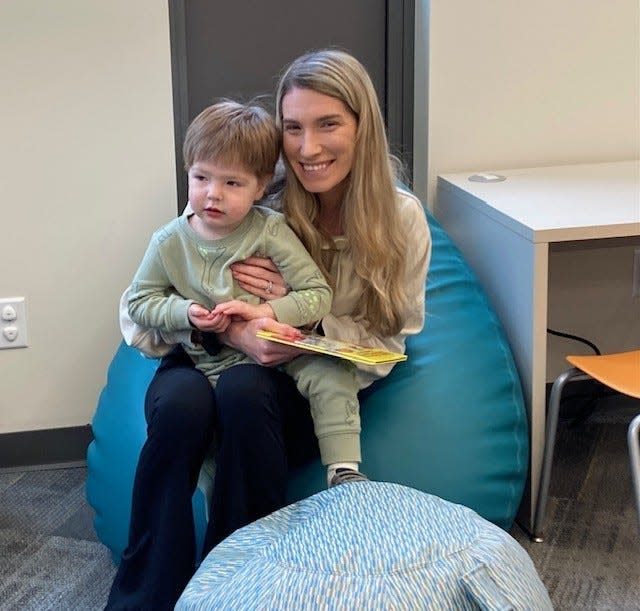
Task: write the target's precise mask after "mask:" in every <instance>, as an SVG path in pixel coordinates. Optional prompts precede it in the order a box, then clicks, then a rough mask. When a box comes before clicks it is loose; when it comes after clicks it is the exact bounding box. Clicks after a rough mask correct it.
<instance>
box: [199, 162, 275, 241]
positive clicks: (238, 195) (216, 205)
mask: <svg viewBox="0 0 640 611" xmlns="http://www.w3.org/2000/svg"><path fill="white" fill-rule="evenodd" d="M268 179H269V177H265V178H263V179H259V178H258V177H257V176H256V175H255V174H253V173H252V172H250V171H248V170H247V169H246V168H244V166H242V165H235V164H230V163H218V162H214V161H197V162H196V163H194V164H193V165H192V166H191V167H190V168H189V203H190V204H191V207H192V208H193V212H194V215H193V216H192V217H191V226H192V227H193V229H194V230H195V231H196V232H197V233H198V234H199V235H201V236H202V237H204V238H208V239H218V238H222V237H224V236H226V235H228V234H229V233H231V232H232V231H233V230H234V229H236V227H238V225H240V223H241V222H242V220H243V219H244V217H245V216H247V214H248V212H249V210H250V209H251V206H252V205H253V203H254V202H255V201H256V200H258V199H260V198H261V197H262V195H263V193H264V189H265V187H266V184H267V182H268Z"/></svg>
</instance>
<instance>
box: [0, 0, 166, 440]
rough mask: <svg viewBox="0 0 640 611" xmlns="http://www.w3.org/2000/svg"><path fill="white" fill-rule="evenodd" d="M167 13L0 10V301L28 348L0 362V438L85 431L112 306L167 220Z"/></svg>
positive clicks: (13, 0) (77, 3)
mask: <svg viewBox="0 0 640 611" xmlns="http://www.w3.org/2000/svg"><path fill="white" fill-rule="evenodd" d="M167 13H168V11H167V6H166V2H158V1H157V0H136V1H135V2H131V1H130V0H109V1H108V2H103V1H99V0H56V2H42V1H41V0H2V2H0V74H1V75H2V93H1V94H0V134H1V135H2V138H1V139H0V193H1V197H2V201H1V203H0V205H1V206H2V217H1V222H0V227H1V228H2V233H1V237H0V297H13V296H24V297H26V306H27V320H28V335H29V347H28V348H23V349H11V350H1V351H0V380H2V391H1V392H0V433H5V432H14V431H26V430H33V429H45V428H56V427H65V426H77V425H82V424H86V423H88V422H90V420H91V417H92V414H93V412H94V410H95V405H96V400H97V397H98V394H99V392H100V389H101V388H102V386H103V384H104V379H105V374H106V369H107V365H108V363H109V361H110V360H111V357H112V356H113V353H114V349H115V347H116V346H117V344H118V342H119V332H118V327H117V316H116V307H117V301H118V297H119V294H120V292H121V290H122V289H123V287H124V286H126V284H127V283H128V280H129V279H130V277H131V275H132V273H133V271H134V270H135V267H136V265H137V263H138V262H139V259H140V257H141V256H142V254H143V251H144V248H145V246H146V242H147V239H148V237H149V235H150V233H151V231H152V229H153V228H154V227H156V226H157V225H159V224H160V223H161V222H163V221H164V220H165V219H168V218H170V216H171V215H174V214H175V194H174V193H175V186H174V185H175V170H174V161H173V115H172V102H171V99H172V97H171V73H170V51H169V28H168V14H167Z"/></svg>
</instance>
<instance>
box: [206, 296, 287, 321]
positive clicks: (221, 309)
mask: <svg viewBox="0 0 640 611" xmlns="http://www.w3.org/2000/svg"><path fill="white" fill-rule="evenodd" d="M212 314H224V315H226V316H236V317H237V318H240V319H242V320H254V319H255V318H273V319H275V314H274V313H273V310H272V309H271V306H270V305H269V304H267V303H262V304H260V305H257V306H256V305H251V304H249V303H245V302H244V301H239V300H237V299H232V300H231V301H225V302H224V303H219V304H218V305H217V306H216V307H215V308H214V309H213V310H212Z"/></svg>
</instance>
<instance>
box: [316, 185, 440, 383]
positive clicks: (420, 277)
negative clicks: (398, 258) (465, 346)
mask: <svg viewBox="0 0 640 611" xmlns="http://www.w3.org/2000/svg"><path fill="white" fill-rule="evenodd" d="M400 201H401V210H400V216H401V220H402V224H403V227H404V229H405V232H406V236H407V261H406V267H405V272H404V278H403V281H404V283H405V287H406V292H407V305H406V308H405V311H404V313H403V320H404V323H403V325H402V329H401V330H400V333H398V334H397V335H394V336H391V337H377V336H375V335H372V334H371V331H369V330H368V329H367V326H366V324H365V323H366V321H362V320H355V319H354V318H353V317H351V316H348V315H343V316H335V315H333V314H331V313H329V314H327V315H326V316H325V317H324V318H323V319H322V328H323V330H324V334H325V336H326V337H329V338H332V339H340V340H343V341H347V342H350V343H354V344H359V345H361V346H368V347H372V348H374V347H375V348H382V349H384V350H390V351H392V352H400V353H404V351H405V340H406V338H407V336H409V335H414V334H416V333H419V332H420V331H421V330H422V327H423V325H424V316H425V281H426V276H427V270H428V267H429V262H430V259H431V233H430V231H429V227H428V225H427V220H426V217H425V213H424V210H423V208H422V204H421V203H420V201H419V200H418V199H417V198H416V197H415V196H413V195H410V194H408V193H404V192H401V197H400ZM393 366H394V365H393V364H384V365H377V366H375V367H373V366H368V365H359V364H358V365H357V367H358V373H359V381H360V386H361V388H364V387H366V386H368V385H369V384H371V383H372V382H374V381H375V380H376V379H378V378H381V377H384V376H386V375H387V374H388V373H389V372H390V371H391V369H393Z"/></svg>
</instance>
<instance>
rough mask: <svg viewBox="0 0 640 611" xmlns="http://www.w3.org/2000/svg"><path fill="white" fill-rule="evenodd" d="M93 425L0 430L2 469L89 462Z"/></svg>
mask: <svg viewBox="0 0 640 611" xmlns="http://www.w3.org/2000/svg"><path fill="white" fill-rule="evenodd" d="M92 439H93V433H92V431H91V425H89V424H87V425H84V426H72V427H66V428H59V429H41V430H37V431H20V432H17V433H2V434H0V471H2V472H8V471H18V470H19V471H28V470H32V469H47V468H48V469H62V468H69V467H80V466H83V465H86V456H87V446H88V445H89V444H90V443H91V441H92Z"/></svg>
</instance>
